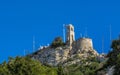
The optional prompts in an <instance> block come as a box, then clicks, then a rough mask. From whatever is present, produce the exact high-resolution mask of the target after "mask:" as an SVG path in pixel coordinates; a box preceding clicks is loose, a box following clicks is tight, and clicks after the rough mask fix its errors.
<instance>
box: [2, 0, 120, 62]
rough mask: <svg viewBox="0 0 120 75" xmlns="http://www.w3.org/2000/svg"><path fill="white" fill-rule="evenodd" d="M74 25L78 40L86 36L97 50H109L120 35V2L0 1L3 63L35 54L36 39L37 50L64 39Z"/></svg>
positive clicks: (106, 51)
mask: <svg viewBox="0 0 120 75" xmlns="http://www.w3.org/2000/svg"><path fill="white" fill-rule="evenodd" d="M69 23H71V24H73V25H74V26H75V34H76V39H78V38H79V37H80V34H83V35H84V34H85V29H86V28H87V34H88V36H89V37H90V38H92V39H93V44H94V48H95V49H96V50H97V51H98V52H99V53H101V52H102V50H101V49H102V38H104V52H105V53H108V51H109V50H110V32H109V31H110V25H111V29H112V39H116V38H118V35H119V32H120V0H0V62H2V61H4V60H7V58H8V57H9V56H12V57H15V56H17V55H24V50H28V51H29V52H32V42H33V36H35V41H36V49H37V48H38V47H39V46H40V45H47V44H48V43H51V42H52V40H53V39H54V38H55V37H56V36H62V26H63V24H69Z"/></svg>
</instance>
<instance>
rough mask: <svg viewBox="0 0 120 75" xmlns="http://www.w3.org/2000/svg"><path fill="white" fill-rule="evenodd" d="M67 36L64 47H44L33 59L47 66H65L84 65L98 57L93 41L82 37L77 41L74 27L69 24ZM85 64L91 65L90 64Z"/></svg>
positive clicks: (33, 55) (34, 54)
mask: <svg viewBox="0 0 120 75" xmlns="http://www.w3.org/2000/svg"><path fill="white" fill-rule="evenodd" d="M66 36H67V37H66V42H65V45H64V46H58V47H51V46H48V47H44V48H42V49H40V50H38V51H37V52H35V53H33V54H31V55H30V56H31V58H33V59H37V60H39V61H40V62H41V63H43V64H46V65H51V66H57V65H60V64H62V65H63V66H65V65H72V64H80V63H84V62H83V60H84V61H85V60H88V59H89V58H96V57H97V56H98V53H97V52H96V50H95V49H94V48H93V43H92V39H90V38H86V37H81V38H80V39H78V40H75V32H74V27H73V25H71V24H69V25H67V26H66ZM84 64H89V62H86V63H84Z"/></svg>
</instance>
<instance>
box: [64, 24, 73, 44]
mask: <svg viewBox="0 0 120 75" xmlns="http://www.w3.org/2000/svg"><path fill="white" fill-rule="evenodd" d="M66 27H67V29H66V30H67V32H66V34H67V35H66V43H67V44H68V45H69V46H72V43H73V42H74V41H75V32H74V26H73V25H72V24H68V25H67V26H66Z"/></svg>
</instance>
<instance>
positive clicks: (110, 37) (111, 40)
mask: <svg viewBox="0 0 120 75" xmlns="http://www.w3.org/2000/svg"><path fill="white" fill-rule="evenodd" d="M111 42H112V29H111V24H110V43H111Z"/></svg>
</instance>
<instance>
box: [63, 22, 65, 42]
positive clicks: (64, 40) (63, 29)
mask: <svg viewBox="0 0 120 75" xmlns="http://www.w3.org/2000/svg"><path fill="white" fill-rule="evenodd" d="M63 41H64V42H65V24H63Z"/></svg>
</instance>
